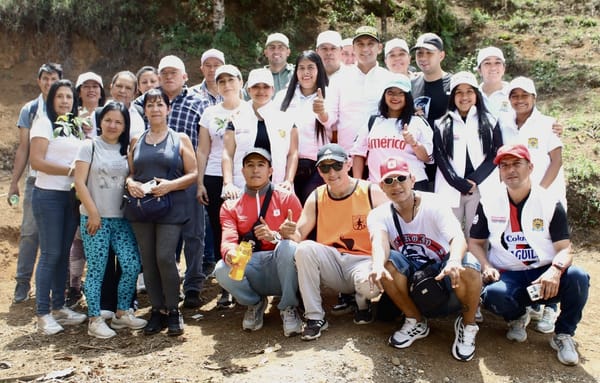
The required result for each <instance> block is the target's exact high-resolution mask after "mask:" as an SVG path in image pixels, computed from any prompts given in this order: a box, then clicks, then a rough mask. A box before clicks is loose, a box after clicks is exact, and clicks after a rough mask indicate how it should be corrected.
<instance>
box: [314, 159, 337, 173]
mask: <svg viewBox="0 0 600 383" xmlns="http://www.w3.org/2000/svg"><path fill="white" fill-rule="evenodd" d="M317 167H318V168H319V170H320V171H321V173H325V174H327V173H329V170H331V168H333V170H335V171H336V172H339V171H340V170H342V169H343V168H344V163H343V162H339V161H336V162H334V163H332V164H319V166H317Z"/></svg>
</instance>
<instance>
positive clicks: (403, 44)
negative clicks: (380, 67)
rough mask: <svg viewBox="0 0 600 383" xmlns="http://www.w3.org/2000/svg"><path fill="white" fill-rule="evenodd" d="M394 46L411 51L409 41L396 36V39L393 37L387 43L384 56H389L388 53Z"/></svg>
mask: <svg viewBox="0 0 600 383" xmlns="http://www.w3.org/2000/svg"><path fill="white" fill-rule="evenodd" d="M394 48H400V49H402V50H403V51H405V52H406V53H410V49H409V48H408V43H407V42H406V41H405V40H403V39H398V38H396V39H391V40H390V41H388V42H387V43H385V49H384V56H385V57H387V55H388V54H389V53H390V52H391V51H392V49H394Z"/></svg>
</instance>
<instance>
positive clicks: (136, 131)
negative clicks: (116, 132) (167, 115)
mask: <svg viewBox="0 0 600 383" xmlns="http://www.w3.org/2000/svg"><path fill="white" fill-rule="evenodd" d="M145 130H146V123H145V122H144V118H143V117H142V116H141V115H140V112H138V110H137V109H136V108H135V106H134V105H133V103H131V106H130V107H129V140H130V141H131V140H132V139H134V138H137V137H138V136H140V135H141V134H142V133H144V131H145Z"/></svg>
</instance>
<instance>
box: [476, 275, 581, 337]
mask: <svg viewBox="0 0 600 383" xmlns="http://www.w3.org/2000/svg"><path fill="white" fill-rule="evenodd" d="M549 267H550V265H548V266H543V267H539V268H537V269H533V270H522V271H505V272H503V273H501V274H500V280H498V281H497V282H494V283H491V284H489V285H487V286H485V287H484V289H483V293H482V298H483V306H484V307H485V308H486V309H488V310H490V311H491V312H493V313H495V314H497V315H500V316H502V317H503V318H504V320H506V321H511V320H515V319H517V318H519V317H520V316H522V315H523V314H525V308H526V307H527V306H531V305H532V304H533V303H534V302H532V301H531V299H529V294H527V286H529V285H530V284H531V282H533V281H534V280H536V279H537V278H539V276H540V275H542V274H543V273H544V272H545V271H546V270H548V268H549ZM589 288H590V276H589V275H588V274H587V273H586V272H585V271H584V270H582V269H580V268H579V267H577V266H571V267H569V268H568V269H567V270H566V271H565V273H564V274H563V275H562V276H561V277H560V286H559V288H558V294H557V295H556V296H555V297H554V298H552V299H548V300H539V301H535V303H538V304H546V303H558V302H560V315H559V316H558V318H557V320H556V325H555V330H554V332H555V333H556V334H569V335H574V334H575V329H577V324H578V323H579V321H581V316H582V311H583V307H584V306H585V303H586V302H587V298H588V290H589Z"/></svg>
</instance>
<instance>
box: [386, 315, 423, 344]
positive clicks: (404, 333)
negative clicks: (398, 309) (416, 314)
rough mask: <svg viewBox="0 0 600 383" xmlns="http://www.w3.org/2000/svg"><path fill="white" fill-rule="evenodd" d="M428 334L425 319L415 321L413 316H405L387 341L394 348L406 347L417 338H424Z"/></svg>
mask: <svg viewBox="0 0 600 383" xmlns="http://www.w3.org/2000/svg"><path fill="white" fill-rule="evenodd" d="M427 335H429V326H427V319H423V321H422V322H417V320H416V319H415V318H406V319H405V320H404V324H403V325H402V327H401V328H400V330H398V331H396V332H395V333H394V334H393V335H392V336H391V337H390V339H388V343H389V344H390V346H393V347H396V348H407V347H409V346H410V345H411V344H413V342H414V341H415V340H417V339H421V338H425V337H426V336H427Z"/></svg>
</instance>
